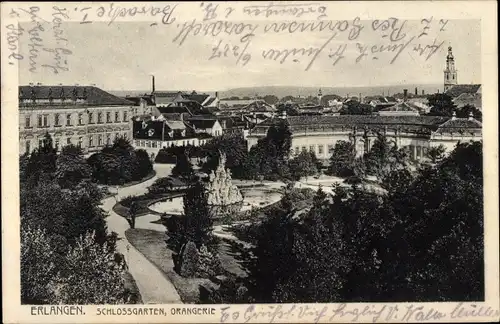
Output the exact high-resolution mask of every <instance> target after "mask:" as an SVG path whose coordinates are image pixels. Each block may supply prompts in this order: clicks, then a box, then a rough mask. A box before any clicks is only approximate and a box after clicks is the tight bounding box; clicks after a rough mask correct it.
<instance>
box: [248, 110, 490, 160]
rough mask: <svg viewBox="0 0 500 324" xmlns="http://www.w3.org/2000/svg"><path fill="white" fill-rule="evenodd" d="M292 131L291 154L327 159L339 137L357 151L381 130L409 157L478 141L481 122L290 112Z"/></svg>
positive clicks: (258, 131)
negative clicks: (311, 155) (434, 148)
mask: <svg viewBox="0 0 500 324" xmlns="http://www.w3.org/2000/svg"><path fill="white" fill-rule="evenodd" d="M285 118H286V119H285V122H286V123H288V125H289V127H290V131H291V132H292V145H291V157H293V156H296V155H298V154H299V153H300V152H301V151H310V152H313V153H314V154H315V155H316V157H317V158H318V159H322V160H325V159H328V158H330V156H331V155H332V152H333V149H334V147H335V144H336V143H337V142H338V141H352V142H353V143H354V144H355V147H356V153H357V155H358V156H359V155H363V154H364V153H366V152H368V151H369V150H370V149H371V147H372V145H373V143H374V141H375V139H376V138H377V135H378V134H379V133H383V134H385V135H386V136H387V138H388V139H389V141H391V142H392V143H394V144H395V145H397V147H400V148H402V147H407V148H408V149H409V151H410V155H411V158H412V159H414V160H421V159H424V158H425V156H426V153H427V150H428V149H429V148H430V147H434V146H439V145H443V146H444V147H445V148H446V150H447V151H451V150H453V149H454V147H455V146H456V144H457V143H458V142H466V141H478V140H481V136H482V127H481V126H482V125H481V122H479V121H477V120H476V119H474V118H473V117H472V116H470V117H469V118H456V117H455V116H453V117H437V116H412V115H401V116H376V115H340V116H289V117H285ZM282 121H283V119H282V118H273V119H269V120H267V121H265V122H263V123H261V124H259V125H256V126H255V127H254V128H253V129H252V130H251V132H250V134H249V135H248V137H247V140H248V145H249V147H252V146H253V145H255V144H257V141H258V140H259V139H260V138H263V137H265V136H266V134H267V130H268V129H269V127H271V126H272V125H274V124H275V123H277V122H282Z"/></svg>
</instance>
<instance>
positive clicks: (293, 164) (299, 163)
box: [289, 151, 318, 180]
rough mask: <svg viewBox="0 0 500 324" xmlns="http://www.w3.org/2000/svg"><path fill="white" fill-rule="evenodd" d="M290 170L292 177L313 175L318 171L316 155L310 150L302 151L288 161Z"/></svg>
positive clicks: (298, 177)
mask: <svg viewBox="0 0 500 324" xmlns="http://www.w3.org/2000/svg"><path fill="white" fill-rule="evenodd" d="M289 166H290V172H291V174H292V176H293V178H294V179H296V180H298V179H300V178H302V177H308V176H312V175H315V174H316V173H317V172H318V167H317V165H316V156H315V155H314V153H312V152H306V151H302V152H300V154H299V155H298V156H297V157H295V158H294V159H292V160H290V162H289Z"/></svg>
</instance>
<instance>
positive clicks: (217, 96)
mask: <svg viewBox="0 0 500 324" xmlns="http://www.w3.org/2000/svg"><path fill="white" fill-rule="evenodd" d="M215 98H217V99H218V98H219V93H218V92H217V91H216V92H215Z"/></svg>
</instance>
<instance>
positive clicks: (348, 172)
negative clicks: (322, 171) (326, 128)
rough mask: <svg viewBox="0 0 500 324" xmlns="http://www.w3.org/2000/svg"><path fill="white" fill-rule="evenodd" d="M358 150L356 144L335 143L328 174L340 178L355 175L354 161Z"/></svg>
mask: <svg viewBox="0 0 500 324" xmlns="http://www.w3.org/2000/svg"><path fill="white" fill-rule="evenodd" d="M355 159H356V149H355V147H354V144H353V143H351V142H347V141H338V142H337V143H335V147H334V149H333V153H332V156H331V157H330V166H329V167H328V172H329V173H330V174H332V175H334V176H338V177H350V176H353V175H354V161H355Z"/></svg>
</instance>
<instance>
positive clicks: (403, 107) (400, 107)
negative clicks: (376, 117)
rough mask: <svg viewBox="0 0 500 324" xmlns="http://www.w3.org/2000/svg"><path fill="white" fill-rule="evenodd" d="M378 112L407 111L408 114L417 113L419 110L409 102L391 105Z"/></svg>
mask: <svg viewBox="0 0 500 324" xmlns="http://www.w3.org/2000/svg"><path fill="white" fill-rule="evenodd" d="M380 111H408V112H418V111H419V109H418V107H416V106H415V105H413V104H412V103H410V102H400V103H397V104H395V105H391V106H388V107H385V108H383V109H380Z"/></svg>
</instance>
